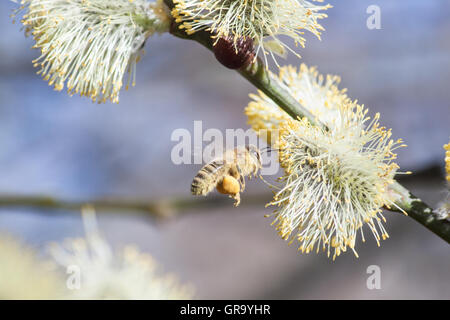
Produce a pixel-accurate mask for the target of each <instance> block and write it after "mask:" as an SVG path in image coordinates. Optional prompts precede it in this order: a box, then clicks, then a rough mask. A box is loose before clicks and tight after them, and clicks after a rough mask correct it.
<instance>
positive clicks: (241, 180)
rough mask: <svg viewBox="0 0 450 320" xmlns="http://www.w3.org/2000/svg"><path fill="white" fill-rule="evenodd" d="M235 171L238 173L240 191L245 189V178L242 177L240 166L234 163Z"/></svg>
mask: <svg viewBox="0 0 450 320" xmlns="http://www.w3.org/2000/svg"><path fill="white" fill-rule="evenodd" d="M236 168H237V171H238V173H239V183H240V184H241V191H244V190H245V179H244V175H243V174H242V171H241V168H240V167H239V166H238V165H236Z"/></svg>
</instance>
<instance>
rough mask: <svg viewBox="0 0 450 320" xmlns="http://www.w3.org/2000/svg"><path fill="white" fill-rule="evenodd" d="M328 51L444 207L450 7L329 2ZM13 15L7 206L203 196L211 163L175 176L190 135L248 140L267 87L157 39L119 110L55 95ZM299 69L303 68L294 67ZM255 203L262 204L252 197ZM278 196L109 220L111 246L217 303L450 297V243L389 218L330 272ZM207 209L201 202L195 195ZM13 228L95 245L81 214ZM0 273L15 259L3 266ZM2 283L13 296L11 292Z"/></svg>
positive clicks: (2, 119)
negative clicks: (279, 209) (253, 110)
mask: <svg viewBox="0 0 450 320" xmlns="http://www.w3.org/2000/svg"><path fill="white" fill-rule="evenodd" d="M329 3H331V4H332V5H334V8H332V9H330V10H329V11H328V15H329V18H328V19H326V20H323V21H322V24H323V25H324V27H325V28H326V31H325V32H324V33H323V35H322V41H319V40H317V39H316V38H314V37H313V36H312V35H310V34H307V35H306V37H307V39H308V41H307V45H306V49H303V50H301V51H300V53H301V54H302V56H303V59H302V61H301V62H303V63H306V64H308V65H310V66H312V65H316V66H318V69H319V72H320V73H322V74H326V73H331V74H337V75H340V76H342V79H343V81H342V84H341V87H346V88H348V89H349V95H350V97H352V98H354V99H358V100H359V101H360V102H361V103H364V104H365V105H366V106H367V107H368V108H369V109H370V112H371V113H372V114H374V113H375V112H380V113H381V122H382V124H384V125H385V126H387V127H390V128H392V129H393V134H394V137H397V138H400V137H401V138H403V139H404V140H405V141H406V143H407V144H408V148H404V149H401V151H400V152H399V158H398V163H399V165H400V167H401V168H402V169H403V170H404V171H406V170H411V171H413V172H414V173H415V174H414V175H412V176H410V177H408V178H406V179H403V180H402V181H403V182H404V183H405V185H406V186H407V187H408V188H410V189H411V191H412V192H413V193H414V194H416V195H417V196H419V197H421V198H422V199H423V200H425V201H426V202H428V203H429V204H430V205H432V206H435V205H436V204H437V202H438V201H439V200H440V199H442V198H443V197H444V194H445V193H444V191H443V190H444V177H443V176H444V174H443V160H444V150H443V149H442V146H443V145H444V144H445V143H448V141H449V136H450V130H449V123H450V103H449V101H450V90H448V84H449V83H450V40H449V39H450V20H449V19H448V17H449V14H450V2H449V1H446V0H427V1H422V0H409V1H407V4H406V2H405V1H400V0H396V1H392V0H378V1H377V0H369V1H367V0H344V1H342V0H341V1H337V0H330V1H329ZM374 4H375V5H378V6H379V7H380V8H381V26H382V29H380V30H369V29H368V28H367V26H366V20H367V18H368V17H369V14H367V13H366V9H367V8H368V7H369V5H374ZM15 6H16V5H15V4H14V3H11V2H10V1H2V2H1V3H0V12H1V15H0V28H1V30H2V36H1V37H0V176H1V179H0V195H5V194H16V195H36V194H37V195H51V196H54V197H58V198H63V199H69V200H86V199H96V198H139V199H143V200H149V201H152V200H155V199H156V200H157V199H161V198H169V197H172V198H181V199H191V198H190V183H191V181H192V178H193V176H194V174H195V173H196V172H197V170H199V167H200V166H199V165H174V164H173V163H172V162H171V160H170V153H171V150H172V148H173V146H174V145H175V144H176V143H175V142H173V141H171V134H172V132H173V131H174V130H175V129H177V128H186V129H188V130H189V131H192V130H193V122H194V121H195V120H202V121H203V129H204V130H206V129H208V128H218V129H221V130H225V129H227V128H245V129H246V128H247V126H246V118H245V116H244V115H243V108H244V107H245V106H246V104H247V102H248V100H249V99H248V94H249V93H251V92H255V89H254V88H253V87H252V86H251V85H250V84H249V83H247V82H246V80H245V79H243V78H241V77H240V76H239V75H238V74H237V73H235V72H233V71H229V70H227V69H225V68H224V67H222V66H221V65H219V64H218V63H217V62H216V61H215V59H214V56H213V55H212V54H211V53H210V52H208V51H207V50H205V49H204V48H203V47H201V46H200V45H198V44H197V43H194V42H190V41H184V40H181V39H177V38H174V37H172V36H170V35H163V36H156V37H153V38H151V39H149V40H148V41H147V44H146V55H145V56H144V58H143V60H142V61H141V62H140V63H139V64H138V74H137V85H136V87H134V88H132V89H130V90H129V91H123V92H122V93H121V96H120V104H118V105H115V104H103V105H98V104H93V103H91V102H90V100H89V99H86V98H80V97H78V96H74V97H72V98H70V97H68V96H67V95H66V93H65V92H55V91H53V89H52V88H51V87H49V86H48V85H47V83H46V82H44V81H43V80H42V79H40V77H39V76H38V75H36V74H35V72H36V70H34V68H33V66H32V63H31V61H32V60H33V59H34V58H36V57H37V56H38V52H37V51H36V50H31V49H30V47H31V46H32V45H33V41H32V40H31V39H26V38H25V37H24V35H23V33H22V32H21V30H20V24H14V25H13V24H12V23H11V19H10V18H9V14H10V13H11V10H12V9H13V8H14V7H15ZM286 63H292V64H297V65H298V64H299V61H298V60H297V59H296V58H295V57H293V56H291V57H289V59H288V61H287V62H286ZM246 195H248V196H249V197H250V196H252V197H257V198H259V199H260V200H259V201H252V202H251V203H250V202H249V201H248V202H247V203H246ZM270 199H271V194H270V192H269V191H268V190H267V188H266V187H265V185H264V184H263V183H261V182H259V183H258V182H255V181H252V182H250V183H248V185H247V191H246V193H245V194H243V200H242V205H241V206H240V207H239V208H234V207H233V206H232V201H231V200H230V201H225V202H223V201H222V202H220V203H219V204H218V205H217V207H216V208H214V209H211V210H187V211H183V212H182V213H183V214H182V215H181V216H180V217H177V218H174V219H171V220H170V221H167V222H162V223H154V222H152V221H151V220H150V219H148V218H147V217H144V216H142V215H138V214H136V212H131V211H130V212H127V211H125V210H124V211H123V212H121V213H120V214H117V213H114V214H113V213H111V212H99V213H98V224H99V228H100V229H101V232H102V234H103V235H104V236H105V237H106V239H108V241H109V242H110V243H111V244H112V245H113V247H115V248H120V247H121V246H123V245H124V244H128V243H134V244H136V245H137V246H139V247H140V248H141V250H142V251H145V252H148V253H150V254H151V255H153V256H154V257H155V258H156V259H157V260H158V261H159V262H160V264H161V265H162V266H163V267H164V270H165V271H167V272H171V273H175V274H178V276H179V278H180V279H181V280H182V281H183V282H189V283H191V284H193V285H194V286H195V287H196V298H204V299H222V298H223V299H378V298H385V299H398V298H406V299H422V298H424V299H429V298H446V299H448V298H450V274H449V272H448V271H449V270H450V250H449V246H448V244H446V243H445V242H444V241H443V240H441V239H440V238H438V237H437V236H436V235H434V234H432V233H431V232H429V231H427V230H426V229H425V228H424V227H423V226H421V225H420V224H418V223H416V222H415V221H413V220H412V219H410V218H407V217H404V216H402V215H400V214H397V213H391V212H387V213H386V214H385V216H386V218H387V220H388V222H387V224H386V226H387V230H388V232H389V235H390V239H388V240H386V241H383V242H382V244H381V247H380V248H378V247H377V245H376V242H375V241H374V240H373V239H371V238H370V237H368V240H367V241H366V243H361V242H360V243H358V245H357V249H358V253H359V256H360V257H359V259H356V258H355V257H354V256H353V254H352V253H347V254H344V255H342V256H340V257H339V258H338V259H337V261H335V262H332V261H331V259H327V258H326V256H325V255H315V254H309V255H301V254H298V253H297V252H296V248H295V246H291V247H289V246H288V245H287V243H286V242H284V241H283V240H282V239H280V238H279V236H278V235H277V233H276V232H275V230H274V228H273V227H271V226H270V222H271V220H270V219H268V218H265V217H264V215H265V214H268V213H270V212H271V209H270V208H268V209H266V208H264V204H265V203H267V202H269V200H270ZM192 200H195V199H192ZM0 232H1V234H10V235H13V236H15V237H17V238H20V239H22V240H23V241H25V242H26V243H27V244H28V245H29V246H31V247H33V248H35V249H36V250H37V251H38V252H40V251H42V250H43V249H44V248H45V245H46V244H47V243H48V242H49V241H60V240H62V239H64V238H67V237H79V236H83V235H84V232H83V226H82V222H81V218H80V215H79V212H76V211H65V210H57V211H55V210H52V211H48V210H42V209H39V210H35V209H30V208H22V209H20V208H14V209H12V208H2V207H1V206H0ZM0 263H1V261H0ZM369 265H378V266H379V267H380V268H381V289H380V290H368V289H367V287H366V280H367V278H368V276H369V275H368V274H367V273H366V270H367V267H368V266H369ZM0 285H1V284H0Z"/></svg>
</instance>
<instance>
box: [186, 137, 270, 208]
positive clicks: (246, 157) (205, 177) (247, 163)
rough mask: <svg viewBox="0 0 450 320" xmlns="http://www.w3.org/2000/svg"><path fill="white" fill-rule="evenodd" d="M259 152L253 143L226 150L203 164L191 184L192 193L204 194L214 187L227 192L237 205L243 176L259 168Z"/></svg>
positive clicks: (243, 180) (253, 173)
mask: <svg viewBox="0 0 450 320" xmlns="http://www.w3.org/2000/svg"><path fill="white" fill-rule="evenodd" d="M261 166H262V165H261V152H260V151H259V149H258V148H257V147H255V146H254V145H245V146H240V147H237V148H234V149H229V150H226V151H225V153H224V155H223V157H220V158H217V159H214V160H212V161H211V162H209V163H208V164H206V165H205V166H203V168H201V169H200V171H199V172H198V173H197V175H196V176H195V177H194V180H193V181H192V184H191V192H192V194H193V195H202V196H206V195H207V194H208V193H210V192H211V191H212V190H213V189H214V188H217V191H219V192H220V193H223V194H228V195H229V196H230V197H231V198H233V199H234V200H235V203H234V205H235V206H238V205H239V203H240V201H241V198H240V192H242V191H244V190H245V177H247V176H248V177H249V178H251V177H252V176H256V175H257V174H258V171H259V170H260V169H261Z"/></svg>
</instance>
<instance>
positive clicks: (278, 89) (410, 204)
mask: <svg viewBox="0 0 450 320" xmlns="http://www.w3.org/2000/svg"><path fill="white" fill-rule="evenodd" d="M164 1H165V3H166V5H167V6H168V7H169V8H170V9H173V2H172V0H164ZM171 33H172V34H173V35H174V36H176V37H179V38H183V39H188V40H194V41H197V42H199V43H200V44H202V45H203V46H205V47H206V48H208V49H209V50H212V49H213V42H212V40H211V34H210V33H208V32H205V31H198V32H196V33H194V34H192V35H187V34H186V33H185V32H184V30H180V29H179V26H178V25H177V24H176V23H175V22H174V23H173V25H172V28H171ZM237 71H238V72H239V73H240V74H241V75H242V76H243V77H244V78H246V79H247V80H248V81H250V82H251V83H252V84H253V85H254V86H255V87H257V88H258V89H259V90H261V91H262V92H264V93H265V94H266V95H267V96H268V97H269V98H271V99H272V100H273V101H274V102H275V103H276V104H277V105H278V106H280V108H281V109H283V110H284V111H286V113H288V114H289V115H290V116H291V117H293V118H294V119H297V118H298V117H306V118H307V119H308V120H309V121H310V122H311V123H312V124H314V125H320V126H322V127H323V124H321V123H320V122H319V121H318V120H317V118H315V117H314V116H313V115H312V114H311V113H310V112H309V111H308V110H307V109H305V108H304V107H302V106H301V105H300V104H299V103H298V102H297V101H296V100H295V99H294V97H292V96H291V95H290V94H289V92H287V91H286V90H285V89H284V88H283V87H282V86H281V85H280V83H279V81H278V79H277V78H276V77H275V76H274V75H273V74H272V73H271V72H269V71H268V70H267V68H266V66H265V65H264V63H263V62H262V61H261V60H260V59H259V58H258V59H256V60H255V61H254V62H253V63H250V64H249V65H247V66H244V67H243V68H241V69H239V70H237ZM392 190H394V191H395V192H397V194H398V200H397V201H396V203H395V204H396V206H397V207H392V208H389V210H391V211H400V212H406V213H407V214H408V216H410V217H411V218H413V219H414V220H416V221H417V222H419V223H420V224H422V225H423V226H425V227H426V228H427V229H428V230H430V231H432V232H433V233H435V234H436V235H438V236H439V237H441V238H442V239H444V240H445V241H446V242H447V243H450V221H448V220H447V219H442V217H440V216H439V215H437V214H435V213H434V211H433V209H432V208H431V207H430V206H428V205H427V204H426V203H425V202H423V201H422V200H421V199H419V198H417V197H415V196H413V195H412V194H411V193H410V192H409V191H408V190H407V189H406V188H404V187H403V186H402V185H400V184H399V183H398V182H396V183H395V184H394V186H393V187H392Z"/></svg>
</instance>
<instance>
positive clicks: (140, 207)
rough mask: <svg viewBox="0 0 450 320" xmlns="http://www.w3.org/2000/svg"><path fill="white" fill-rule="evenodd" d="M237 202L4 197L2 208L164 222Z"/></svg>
mask: <svg viewBox="0 0 450 320" xmlns="http://www.w3.org/2000/svg"><path fill="white" fill-rule="evenodd" d="M265 198H268V195H264V194H261V195H253V196H249V197H246V199H245V201H243V202H242V203H241V205H254V204H259V203H261V201H264V199H265ZM232 203H233V201H232V200H231V199H228V198H225V197H209V198H201V199H197V198H195V199H194V198H189V199H184V198H175V199H162V200H144V199H117V198H114V199H113V198H111V199H107V198H105V199H89V200H80V201H77V200H67V199H62V198H56V197H51V196H46V195H30V196H27V195H24V196H18V195H7V194H3V195H2V194H0V208H2V209H5V208H32V209H43V210H44V211H43V213H44V214H46V215H48V214H52V213H53V212H56V211H59V210H66V211H81V209H82V208H83V207H85V206H90V207H93V208H94V209H95V210H96V211H97V212H101V211H108V212H118V213H123V212H124V211H133V212H136V213H139V214H142V215H144V216H145V217H149V218H151V219H154V220H164V219H167V218H172V217H176V216H181V215H185V214H186V213H188V212H192V211H193V210H195V212H196V213H197V212H199V211H205V212H209V211H210V210H211V209H215V208H217V207H218V206H221V205H223V206H228V205H231V204H232Z"/></svg>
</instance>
